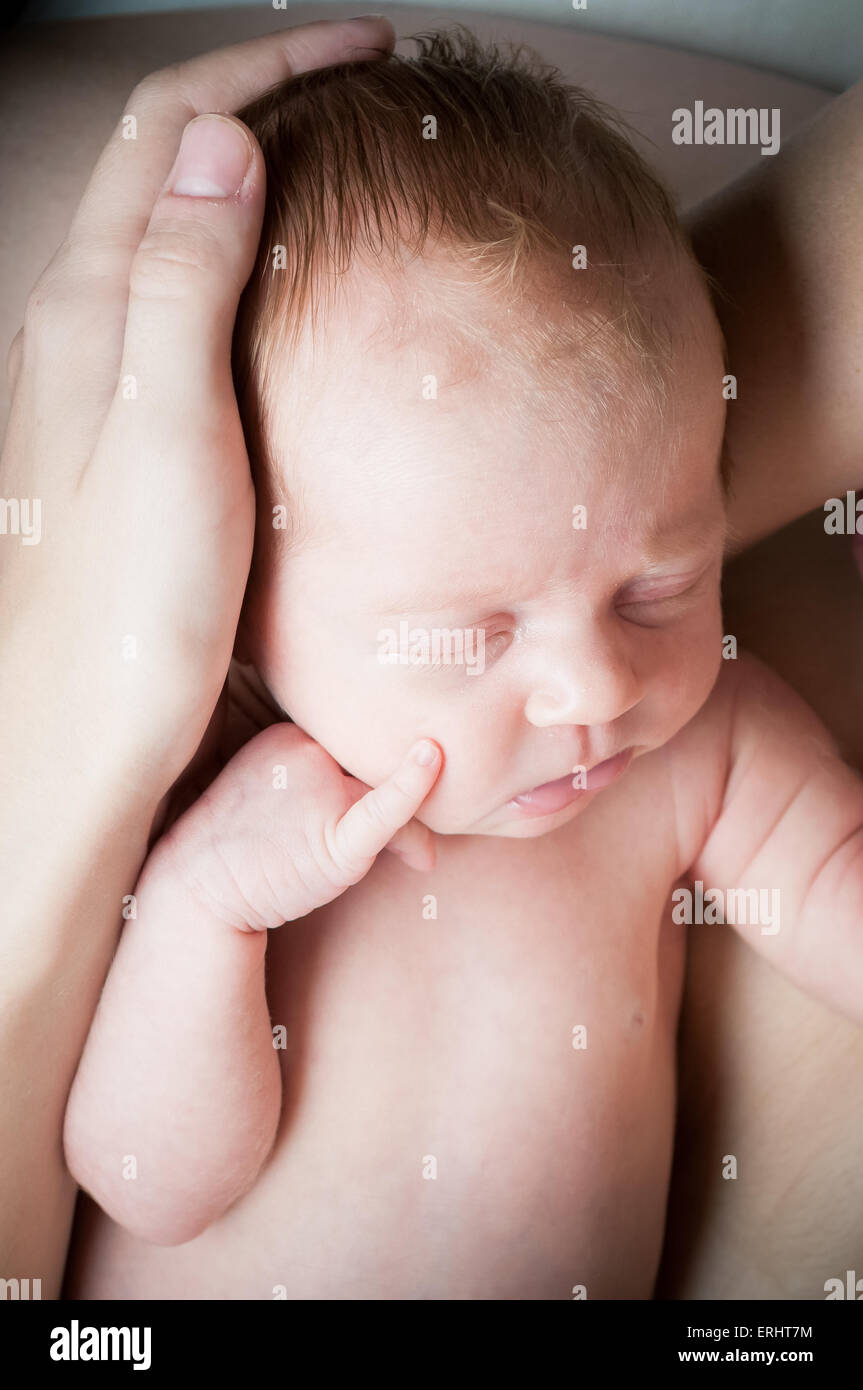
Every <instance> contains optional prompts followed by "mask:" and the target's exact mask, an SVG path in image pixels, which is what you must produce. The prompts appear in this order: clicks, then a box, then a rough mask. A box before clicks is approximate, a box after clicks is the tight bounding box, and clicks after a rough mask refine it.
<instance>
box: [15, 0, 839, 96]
mask: <svg viewBox="0 0 863 1390" xmlns="http://www.w3.org/2000/svg"><path fill="white" fill-rule="evenodd" d="M362 3H363V0H359V3H358V0H354V3H353V4H351V5H348V6H344V5H340V6H314V8H315V9H318V10H323V9H330V8H331V9H332V10H333V13H334V14H356V13H360V12H362ZM367 3H368V4H369V6H370V10H371V11H374V12H377V11H378V10H383V11H384V12H385V13H387V14H389V13H390V9H391V8H394V7H389V6H386V5H379V4H378V3H376V0H367ZM242 4H245V5H246V6H247V7H248V8H249V9H250V10H254V11H256V12H257V14H259V15H260V14H261V12H262V11H264V12H266V11H269V12H270V13H271V15H273V16H275V15H277V14H282V15H286V17H287V22H290V18H289V16H288V12H289V11H291V10H304V11H305V10H308V9H309V8H310V6H308V5H293V4H291V0H285V4H284V5H283V7H282V8H281V9H280V10H279V11H275V10H274V9H273V6H272V4H268V3H267V0H239V3H238V0H230V7H231V8H234V9H236V8H239V7H240V5H242ZM227 7H228V5H227V4H225V5H224V6H223V5H219V4H214V3H213V0H185V3H183V4H180V3H178V0H9V15H8V19H7V23H8V22H12V23H26V24H30V23H37V22H40V21H42V22H44V21H46V20H56V19H86V18H93V17H95V16H97V15H121V14H139V15H140V14H152V13H156V12H174V13H177V12H180V11H185V10H207V9H216V8H227ZM398 8H399V9H400V10H406V9H410V8H422V9H423V10H424V12H427V11H428V6H420V5H419V4H413V3H412V0H407V2H406V3H403V4H402V5H400V6H399V7H398ZM435 11H436V12H437V13H438V14H439V15H441V16H445V14H446V12H450V16H451V12H452V11H458V12H459V14H460V16H462V15H463V16H464V17H465V19H466V21H467V22H470V21H469V18H468V16H469V15H470V14H472V13H473V14H495V15H506V16H510V17H512V18H515V19H528V20H534V21H536V22H539V23H552V24H554V23H557V24H564V23H565V24H577V25H578V27H579V29H580V30H581V31H583V32H586V33H598V34H612V35H620V36H625V37H627V38H631V39H644V40H647V41H649V42H653V43H660V44H667V45H669V46H670V47H674V48H681V49H688V50H689V51H690V52H692V53H708V54H711V55H712V56H713V57H716V58H727V59H729V60H731V61H737V62H744V63H750V64H753V65H755V66H757V67H763V68H768V69H770V70H772V71H774V72H779V73H784V74H786V75H787V76H788V77H797V78H799V79H800V80H801V81H804V82H812V83H815V84H816V85H819V86H823V87H826V88H828V89H830V90H832V91H836V92H838V91H842V90H843V89H844V88H845V87H848V86H850V84H851V83H852V82H854V81H855V80H856V78H857V77H859V76H860V73H861V67H863V0H586V4H585V8H583V9H578V10H576V9H575V8H574V6H573V3H572V0H473V3H472V4H470V5H465V4H463V3H462V2H461V0H442V3H441V4H439V5H437V6H435Z"/></svg>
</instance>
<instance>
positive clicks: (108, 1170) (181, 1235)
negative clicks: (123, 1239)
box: [63, 1120, 256, 1246]
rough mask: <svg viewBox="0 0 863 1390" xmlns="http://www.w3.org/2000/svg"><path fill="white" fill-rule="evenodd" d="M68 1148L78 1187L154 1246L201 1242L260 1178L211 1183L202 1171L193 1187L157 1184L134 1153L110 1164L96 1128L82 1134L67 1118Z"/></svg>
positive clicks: (230, 1177) (231, 1177) (69, 1165)
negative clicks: (139, 1166)
mask: <svg viewBox="0 0 863 1390" xmlns="http://www.w3.org/2000/svg"><path fill="white" fill-rule="evenodd" d="M63 1146H64V1152H65V1158H66V1166H67V1168H68V1169H69V1172H70V1173H71V1175H72V1177H73V1178H74V1180H75V1182H76V1183H77V1184H78V1186H79V1187H81V1188H83V1190H84V1191H85V1192H86V1193H87V1194H88V1195H89V1196H90V1197H92V1199H93V1201H94V1202H96V1203H97V1204H98V1205H99V1206H100V1207H101V1208H102V1210H103V1211H104V1212H105V1214H106V1215H107V1216H109V1217H110V1218H111V1220H112V1221H115V1222H116V1223H117V1225H118V1226H121V1227H122V1228H123V1230H124V1231H127V1232H128V1233H129V1235H131V1236H134V1237H135V1238H136V1239H137V1240H143V1241H146V1242H147V1243H148V1244H149V1245H164V1246H172V1245H187V1244H188V1243H189V1242H190V1241H193V1240H196V1239H197V1238H198V1236H201V1235H203V1234H204V1232H205V1231H206V1230H208V1228H209V1227H210V1226H212V1225H214V1224H215V1222H216V1221H218V1220H219V1219H220V1218H221V1217H222V1216H224V1214H225V1212H226V1211H228V1209H229V1208H230V1207H231V1206H233V1204H234V1203H235V1202H236V1201H238V1200H239V1198H240V1197H241V1196H243V1195H244V1194H245V1192H247V1191H248V1189H249V1188H250V1187H251V1186H252V1183H253V1182H254V1178H255V1176H256V1174H255V1175H250V1174H248V1173H246V1174H244V1175H242V1176H240V1175H239V1174H236V1173H233V1174H230V1175H226V1174H221V1175H220V1176H219V1177H218V1178H217V1179H215V1180H214V1179H213V1175H212V1174H211V1175H210V1181H209V1182H207V1181H206V1180H203V1179H202V1175H201V1174H200V1173H198V1174H197V1175H195V1177H194V1178H193V1182H194V1187H191V1188H190V1187H189V1186H187V1182H186V1181H181V1182H179V1183H171V1184H168V1183H166V1182H165V1181H164V1180H163V1181H162V1183H160V1184H159V1185H158V1188H156V1187H154V1185H153V1183H152V1182H148V1181H145V1180H144V1178H143V1177H141V1176H139V1175H138V1171H137V1162H136V1159H135V1156H134V1155H133V1154H125V1155H119V1156H115V1157H114V1158H113V1159H112V1161H111V1162H110V1163H108V1162H106V1151H105V1149H104V1148H103V1147H102V1146H101V1145H99V1144H98V1143H97V1142H96V1141H95V1139H94V1136H93V1134H92V1132H90V1133H87V1132H82V1131H81V1130H80V1129H79V1128H78V1127H76V1126H75V1124H74V1123H69V1122H68V1120H67V1124H66V1126H65V1129H64V1134H63ZM171 1189H173V1190H171Z"/></svg>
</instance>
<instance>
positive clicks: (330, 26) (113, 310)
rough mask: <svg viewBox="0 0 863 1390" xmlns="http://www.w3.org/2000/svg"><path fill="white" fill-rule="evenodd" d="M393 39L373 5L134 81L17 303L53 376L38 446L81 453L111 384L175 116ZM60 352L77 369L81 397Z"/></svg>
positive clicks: (212, 108) (176, 127)
mask: <svg viewBox="0 0 863 1390" xmlns="http://www.w3.org/2000/svg"><path fill="white" fill-rule="evenodd" d="M394 41H395V35H394V33H393V29H392V26H391V25H390V23H389V21H387V20H385V19H383V18H382V17H380V18H376V17H371V18H368V19H361V20H345V21H334V20H319V21H317V22H316V23H314V24H306V25H301V26H299V27H297V28H295V29H288V30H286V31H284V32H280V33H275V34H267V35H265V36H264V37H263V38H260V39H252V40H249V41H247V42H245V43H240V44H234V45H233V46H231V47H229V48H223V49H219V50H217V51H216V52H214V53H206V54H203V55H202V56H201V57H200V58H195V59H192V60H191V61H189V62H184V63H178V64H176V65H174V66H173V67H168V68H165V69H162V70H160V71H159V72H156V73H153V74H151V75H150V76H149V77H146V78H144V80H143V81H142V82H141V83H140V84H139V85H138V86H137V87H136V88H135V90H134V92H133V93H132V95H131V97H130V98H129V101H128V102H127V104H126V108H125V110H124V112H123V115H122V116H121V118H120V121H119V122H118V124H117V126H116V128H115V130H114V133H113V135H112V136H111V139H110V140H109V141H108V144H107V145H106V146H105V149H104V150H103V152H102V154H101V156H100V158H99V160H98V162H97V164H96V166H95V168H94V170H93V173H92V175H91V177H90V180H89V182H88V184H87V187H86V189H85V191H84V195H83V197H82V199H81V202H80V204H79V206H78V209H77V212H76V213H75V216H74V217H73V219H72V223H71V225H70V228H69V231H68V233H67V235H66V237H65V238H64V240H63V242H62V244H61V245H60V247H59V248H58V250H57V252H56V253H55V255H54V256H53V258H52V260H51V261H50V263H49V264H48V265H47V266H46V268H45V270H44V271H43V272H42V274H41V276H40V277H39V280H38V281H37V283H36V285H35V286H34V288H33V290H32V292H31V295H30V299H29V301H28V305H27V322H28V323H29V331H28V334H27V335H26V337H27V341H26V342H25V352H26V351H27V350H29V351H31V352H36V353H37V354H38V356H39V358H40V360H42V365H43V367H44V375H45V376H46V377H47V378H50V380H51V381H52V383H53V385H52V391H51V393H50V394H49V395H48V396H47V397H46V399H45V400H42V401H41V402H40V404H41V407H42V409H43V411H44V414H45V419H44V421H43V426H44V429H43V432H44V433H45V434H46V435H47V436H48V438H47V439H46V440H45V445H46V449H47V451H48V452H51V451H52V450H53V449H55V448H56V447H57V446H58V442H59V439H58V436H59V437H61V438H63V444H64V449H63V457H64V459H67V460H69V462H68V467H69V468H70V471H71V472H73V473H74V472H75V471H76V469H77V466H78V465H79V464H80V461H81V460H82V459H86V458H87V457H88V456H89V453H90V452H91V450H92V448H93V446H94V444H95V441H96V438H97V437H98V432H99V429H100V427H101V423H102V421H103V419H104V413H105V409H106V408H107V406H108V404H109V402H110V401H111V398H112V396H113V393H114V390H115V388H116V383H117V377H118V373H119V369H120V359H121V352H122V345H123V329H124V321H125V314H126V307H127V299H128V288H129V272H130V268H131V264H132V259H133V257H134V255H135V254H136V252H137V250H138V246H139V244H140V242H141V239H142V237H143V236H144V233H145V231H146V229H147V226H148V223H149V220H150V217H151V214H152V212H153V205H154V203H155V200H156V198H157V196H158V195H159V192H160V190H161V189H162V188H163V186H164V184H165V182H166V180H167V178H168V175H169V172H170V170H171V167H172V165H173V163H174V160H175V158H176V155H177V149H178V146H179V144H180V137H181V134H182V132H183V130H184V128H185V127H186V126H187V125H188V123H189V122H190V121H192V120H193V119H194V117H195V116H198V115H203V114H205V113H208V112H216V113H221V114H225V115H230V114H231V112H232V111H233V110H238V109H239V108H240V107H241V106H243V105H245V103H246V102H248V101H250V100H251V99H252V98H253V97H255V96H258V95H260V94H261V93H262V92H264V91H266V90H267V89H268V88H269V87H271V86H273V85H275V84H276V83H278V82H280V81H283V80H284V79H286V78H288V77H290V76H292V75H293V74H294V73H298V72H304V71H307V70H308V69H310V68H315V67H323V66H326V65H328V64H333V63H337V62H350V61H352V60H354V59H369V58H372V57H374V56H376V55H377V56H384V55H385V54H386V53H387V52H388V51H389V50H390V49H391V48H392V46H393V43H394ZM46 327H47V330H48V331H47V332H46V331H45V330H46ZM82 353H83V354H84V357H85V361H84V362H83V363H82V360H81V359H82ZM70 360H74V361H76V362H77V363H78V364H79V367H80V368H81V369H82V371H84V370H85V372H86V381H87V392H86V400H82V399H81V391H80V386H79V381H78V377H79V375H81V372H78V373H72V374H70V373H69V372H68V363H69V361H70ZM15 365H16V364H15V363H13V367H14V366H15ZM67 378H70V385H69V389H68V391H64V389H63V383H64V382H65V381H66V380H67ZM43 394H44V393H43ZM70 422H71V437H70V434H69V432H70ZM64 429H65V430H66V431H67V433H66V435H65V436H64V435H63V430H64Z"/></svg>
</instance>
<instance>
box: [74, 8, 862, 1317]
mask: <svg viewBox="0 0 863 1390" xmlns="http://www.w3.org/2000/svg"><path fill="white" fill-rule="evenodd" d="M240 115H241V117H242V119H244V120H245V121H246V122H247V123H248V124H249V125H250V126H251V127H252V129H254V130H255V132H256V134H257V135H258V138H259V139H260V141H261V144H262V147H263V150H264V154H265V157H266V160H267V167H268V177H269V193H268V207H267V215H266V221H265V226H264V233H263V237H262V242H261V251H260V256H259V263H258V268H257V270H256V273H255V275H254V276H253V278H252V280H251V281H250V284H249V287H248V289H247V292H246V296H245V299H244V304H243V306H242V310H241V315H240V318H239V321H238V329H237V337H236V376H237V385H238V392H239V397H240V400H241V406H242V410H243V419H244V426H245V430H246V435H247V439H248V442H249V448H250V455H251V458H252V462H253V467H254V472H255V480H256V488H257V497H258V533H257V538H256V546H255V559H254V563H253V571H252V575H251V577H250V583H249V589H248V594H247V601H246V606H245V610H244V614H243V620H242V624H241V632H240V636H239V642H238V654H239V655H240V657H241V658H244V659H245V661H246V662H247V663H250V664H251V665H252V666H253V667H254V670H255V672H256V679H257V680H258V681H259V692H260V694H261V696H262V698H263V699H264V700H265V701H268V702H270V703H271V705H272V708H273V709H274V711H275V715H269V716H267V715H266V714H265V715H264V717H263V718H262V719H261V720H260V723H261V724H265V723H267V721H268V718H273V717H276V718H279V717H280V712H281V715H282V718H281V722H277V723H274V724H273V725H272V727H269V728H267V729H265V731H264V732H262V733H259V734H258V735H257V736H256V737H254V738H252V739H251V740H250V741H249V742H247V743H246V744H245V746H244V747H243V748H242V749H241V751H239V752H238V753H236V755H235V756H234V757H233V758H232V759H231V760H230V761H229V762H228V763H227V765H226V766H225V767H224V770H222V771H221V772H220V773H219V775H218V776H217V777H216V778H215V780H214V781H213V782H212V783H211V785H210V786H209V788H208V789H207V790H206V791H205V792H204V794H203V795H202V796H201V797H200V799H199V800H198V801H197V802H195V803H194V804H193V805H192V806H191V807H190V808H189V809H188V810H187V811H186V812H185V814H183V815H181V816H180V818H179V819H178V820H177V821H176V822H175V824H174V825H173V826H172V828H171V829H170V831H169V832H168V833H167V834H166V835H164V836H163V838H162V839H161V840H160V841H159V842H158V843H157V844H156V846H155V848H154V849H153V851H152V853H151V855H150V858H149V859H148V861H147V863H146V865H145V867H144V870H143V873H142V876H141V880H140V882H139V884H138V885H137V887H136V889H135V893H134V896H133V897H132V898H131V899H130V901H129V903H127V907H126V913H125V915H126V916H127V918H128V920H127V921H126V924H125V926H124V930H123V935H122V938H121V941H120V944H119V948H118V951H117V955H116V958H115V961H114V963H113V966H112V969H111V972H110V974H109V977H108V980H107V982H106V985H105V989H104V992H103V995H102V998H101V1001H100V1004H99V1008H98V1011H97V1014H96V1017H95V1020H94V1023H93V1026H92V1030H91V1033H90V1036H89V1039H88V1042H87V1046H86V1049H85V1052H84V1055H83V1058H82V1061H81V1064H80V1068H79V1071H78V1074H77V1077H76V1080H75V1084H74V1087H73V1090H72V1094H71V1097H70V1101H69V1108H68V1112H67V1121H66V1132H65V1144H66V1153H67V1157H68V1162H69V1166H70V1168H71V1171H72V1173H73V1174H74V1176H75V1177H76V1179H77V1180H78V1181H79V1183H80V1184H81V1185H82V1186H83V1187H84V1188H85V1189H86V1190H87V1191H88V1192H89V1193H90V1194H92V1196H93V1197H94V1198H95V1201H96V1202H97V1203H98V1205H99V1207H101V1208H102V1211H101V1212H100V1211H99V1210H98V1208H97V1207H96V1206H94V1205H90V1206H89V1207H88V1210H87V1212H86V1213H85V1217H86V1219H85V1221H84V1223H83V1227H82V1236H81V1240H82V1242H83V1243H82V1244H81V1245H80V1246H79V1251H78V1259H77V1262H76V1264H73V1273H72V1276H71V1286H70V1287H69V1288H68V1289H67V1293H69V1294H71V1295H72V1296H76V1297H87V1298H113V1297H130V1298H152V1297H158V1298H187V1297H206V1298H273V1297H276V1298H279V1297H286V1298H291V1299H307V1298H309V1299H398V1298H408V1299H546V1298H552V1299H555V1298H583V1297H588V1298H607V1297H618V1298H646V1297H650V1295H651V1292H652V1288H653V1282H654V1278H655V1274H656V1269H657V1265H658V1261H659V1256H660V1251H661V1245H662V1235H663V1224H664V1212H665V1201H666V1193H667V1187H668V1180H669V1173H670V1164H671V1156H672V1141H673V1128H674V1102H675V1031H676V1023H677V1017H678V1009H679V1003H680V992H681V983H682V971H683V962H684V950H685V925H684V924H685V922H686V921H687V920H692V914H691V913H690V912H689V908H690V907H692V905H693V904H695V910H696V911H697V910H701V908H702V906H703V909H704V914H705V920H707V921H710V920H714V921H716V922H717V930H723V929H726V928H725V927H724V926H723V925H722V923H723V922H729V923H730V922H731V919H732V918H734V917H735V915H736V916H737V918H738V920H737V922H736V929H738V930H740V931H741V932H742V933H743V934H744V935H745V936H746V938H747V939H748V940H750V941H751V943H752V946H753V947H754V948H755V949H756V950H758V951H759V952H761V953H762V954H764V955H765V956H766V957H767V958H768V959H769V960H771V961H772V962H773V963H774V964H775V965H776V966H777V968H779V969H781V970H783V971H784V972H785V973H786V974H788V975H789V976H790V977H791V978H792V979H793V980H795V981H797V982H798V983H799V984H801V985H802V986H803V987H804V988H807V989H809V990H811V991H812V992H813V993H815V994H817V995H818V996H819V997H821V998H822V999H824V1000H826V1001H827V1002H828V1003H830V1004H832V1005H833V1006H834V1007H836V1008H837V1009H840V1010H843V1011H845V1012H847V1013H849V1014H851V1015H852V1016H854V1017H857V1018H861V1019H863V1008H861V1004H860V986H861V983H863V944H861V938H860V929H859V921H860V915H861V906H863V902H861V898H863V857H861V854H860V850H861V847H863V786H861V783H860V780H859V779H858V778H857V777H856V776H855V775H854V774H853V773H852V772H851V771H850V770H849V769H848V768H846V767H845V766H844V764H843V763H842V762H841V761H840V759H839V757H838V756H837V753H836V750H835V748H834V746H833V744H832V742H831V739H830V737H829V736H828V734H827V733H826V731H825V730H824V729H823V728H822V726H821V725H820V723H819V722H818V720H817V719H816V718H815V716H814V715H813V714H812V713H811V712H810V711H809V710H808V708H807V707H806V706H805V705H804V704H803V702H802V701H801V700H800V699H798V698H797V696H796V695H794V694H793V693H792V691H791V690H790V689H788V688H787V687H786V686H785V685H784V684H783V683H782V682H781V681H780V680H779V679H778V678H777V677H775V676H774V675H772V674H771V673H770V672H769V671H768V670H767V669H765V668H764V667H763V666H761V665H760V664H758V663H756V662H754V661H753V660H751V659H750V658H747V657H745V656H744V655H742V654H739V653H735V650H734V643H733V640H732V641H726V642H725V644H724V646H723V633H722V625H721V610H720V572H721V564H722V556H723V547H724V544H725V541H726V539H727V525H726V515H725V496H726V488H727V485H728V477H727V469H726V460H725V458H724V454H723V432H724V412H725V406H724V400H723V374H724V372H725V363H724V361H723V344H722V341H721V335H720V332H719V328H718V325H717V322H716V319H715V317H714V315H713V312H712V308H711V302H710V297H709V293H708V290H707V288H706V285H705V281H704V277H703V275H702V273H701V272H700V270H699V268H698V267H697V265H696V263H695V261H694V259H693V257H692V255H691V252H690V250H689V247H688V245H687V243H686V240H685V237H684V235H683V233H682V232H681V230H680V229H679V227H678V224H677V222H676V219H675V216H674V213H673V210H672V208H671V205H670V203H669V201H668V198H667V196H666V194H665V193H664V192H663V190H662V188H661V187H660V186H659V184H658V183H657V182H656V180H655V178H654V177H653V176H652V175H651V173H650V172H649V171H648V169H647V168H646V167H645V165H644V164H643V163H642V161H641V159H640V157H639V156H638V155H637V154H636V153H635V151H634V149H633V148H632V147H631V146H630V145H629V143H628V142H627V140H626V139H625V137H624V135H623V133H622V131H621V130H620V128H619V126H618V125H617V124H616V123H615V121H614V120H613V118H612V117H611V116H610V115H609V114H608V113H606V112H605V111H603V109H602V108H600V107H599V106H598V104H596V103H595V102H593V101H592V100H591V99H590V98H588V97H587V96H586V95H585V94H584V93H582V92H580V91H578V90H576V89H572V88H568V87H566V86H565V85H564V84H563V83H562V82H561V81H560V79H559V77H558V76H557V75H556V74H555V73H553V72H551V71H548V70H546V69H543V68H542V67H541V66H540V65H538V64H537V63H536V62H534V61H533V60H532V58H531V57H530V55H524V54H515V55H512V56H510V55H503V54H501V53H499V52H495V51H494V50H486V49H483V48H481V47H480V46H479V45H478V44H477V43H476V41H474V40H473V39H472V38H471V37H470V35H469V34H467V33H466V32H464V31H461V30H453V31H450V32H449V33H447V34H444V35H435V36H431V37H428V38H425V39H423V40H422V41H420V51H419V54H418V56H417V57H416V58H415V59H412V60H407V59H402V58H392V59H388V60H384V61H381V62H376V63H369V64H366V65H357V66H354V67H351V68H350V69H345V68H343V69H338V70H336V69H330V70H327V71H323V72H314V73H311V74H307V75H305V76H303V77H302V78H299V79H296V80H293V81H291V82H288V83H286V84H284V85H283V86H281V87H279V88H278V89H277V90H275V91H274V92H273V93H272V94H270V95H269V96H267V97H265V98H263V99H261V100H260V101H258V102H256V103H255V104H254V106H252V107H250V108H248V109H247V110H246V111H244V112H241V113H240ZM723 656H726V657H728V658H729V659H727V660H723ZM284 715H287V716H289V717H290V720H291V721H293V722H286V721H285V720H284V717H283V716H284ZM416 744H419V748H420V754H421V756H420V758H419V760H418V759H417V758H416V757H415V756H413V755H411V753H410V750H411V749H412V748H413V747H414V745H416ZM423 757H425V760H424V761H423ZM369 788H372V789H374V790H372V791H369ZM386 846H390V847H391V848H392V849H394V850H396V851H397V852H398V853H396V854H379V851H380V850H382V849H384V848H385V847H386ZM376 856H378V857H376ZM417 869H421V870H423V872H421V873H417V872H416V870H417ZM741 890H742V891H743V896H742V897H741V896H740V892H741ZM749 890H758V891H756V892H755V893H752V892H750V891H749ZM761 890H766V891H767V894H768V895H769V901H770V907H771V910H770V912H769V914H766V915H765V914H762V915H761V916H759V913H758V910H757V909H758V905H759V903H762V902H763V897H761V896H759V894H760V893H761ZM732 895H733V896H732ZM734 902H736V903H737V905H738V909H739V905H740V903H741V902H745V903H747V904H748V905H749V907H750V908H751V909H752V911H751V912H750V913H749V915H748V917H747V916H746V914H744V920H743V921H740V920H739V918H740V912H739V910H738V911H737V912H736V914H735V912H734V911H727V910H726V908H727V907H729V906H730V905H731V904H732V903H734ZM710 910H712V911H713V917H712V918H711V917H710V916H709V915H708V911H710ZM285 921H290V922H291V925H289V926H284V927H282V929H281V930H280V931H276V932H273V933H271V934H270V935H269V936H268V929H271V928H278V927H280V926H281V924H282V923H284V922H285ZM265 951H266V962H265ZM265 966H266V971H265ZM723 1159H724V1151H723V1149H722V1147H721V1139H720V1141H719V1147H718V1148H717V1152H716V1181H717V1182H719V1181H722V1164H723ZM103 1213H107V1216H106V1215H104V1214H103ZM109 1218H110V1219H109Z"/></svg>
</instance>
